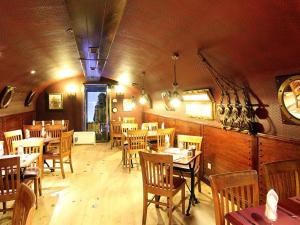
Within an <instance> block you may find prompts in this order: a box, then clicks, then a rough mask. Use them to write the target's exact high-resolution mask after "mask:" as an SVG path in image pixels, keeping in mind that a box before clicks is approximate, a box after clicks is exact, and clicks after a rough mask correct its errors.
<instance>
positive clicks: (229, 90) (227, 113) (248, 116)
mask: <svg viewBox="0 0 300 225" xmlns="http://www.w3.org/2000/svg"><path fill="white" fill-rule="evenodd" d="M198 56H199V58H200V59H201V62H202V63H203V64H205V65H206V67H207V69H208V70H209V72H210V74H211V75H212V78H213V79H214V81H215V82H216V84H217V86H218V87H219V88H220V90H221V101H220V103H219V104H217V116H218V118H219V121H220V123H221V124H222V127H223V128H224V129H226V130H234V131H240V132H245V133H249V134H255V133H257V130H256V129H255V124H256V121H255V113H254V110H253V105H252V104H251V102H250V97H249V92H250V91H249V90H248V88H247V87H245V86H240V85H237V84H236V83H235V82H233V81H232V80H229V79H228V78H227V77H224V76H223V75H221V74H220V73H219V72H218V71H217V70H216V69H214V68H213V66H212V65H211V64H210V63H209V62H208V61H207V59H206V58H205V57H204V55H203V54H202V52H201V50H200V49H198ZM240 99H242V101H241V100H240Z"/></svg>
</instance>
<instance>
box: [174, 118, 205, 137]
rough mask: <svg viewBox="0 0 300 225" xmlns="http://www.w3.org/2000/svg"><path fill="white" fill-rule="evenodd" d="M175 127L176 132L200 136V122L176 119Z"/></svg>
mask: <svg viewBox="0 0 300 225" xmlns="http://www.w3.org/2000/svg"><path fill="white" fill-rule="evenodd" d="M175 128H176V133H177V134H187V135H196V136H202V129H201V125H200V124H196V123H191V122H186V121H183V120H176V123H175Z"/></svg>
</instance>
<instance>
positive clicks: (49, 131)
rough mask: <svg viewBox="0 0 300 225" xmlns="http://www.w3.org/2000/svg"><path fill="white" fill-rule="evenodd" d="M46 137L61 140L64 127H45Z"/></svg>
mask: <svg viewBox="0 0 300 225" xmlns="http://www.w3.org/2000/svg"><path fill="white" fill-rule="evenodd" d="M45 131H46V136H47V137H51V138H60V136H61V133H62V131H63V126H62V125H61V124H56V125H49V124H48V125H46V126H45Z"/></svg>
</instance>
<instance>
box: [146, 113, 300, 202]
mask: <svg viewBox="0 0 300 225" xmlns="http://www.w3.org/2000/svg"><path fill="white" fill-rule="evenodd" d="M143 118H144V121H148V119H151V121H159V122H162V121H164V122H165V124H167V125H168V126H167V127H175V128H176V133H177V134H179V133H180V134H189V135H201V136H203V144H202V152H203V154H202V157H203V165H202V167H203V179H204V180H205V181H207V178H208V177H209V175H212V174H217V173H226V172H231V171H239V170H248V169H255V170H257V171H258V174H259V184H260V195H261V200H262V201H263V200H264V199H265V194H266V189H265V182H264V173H263V164H264V163H268V162H274V161H280V160H288V159H300V140H295V139H288V138H280V137H277V136H270V135H263V134H259V135H256V136H253V135H248V134H243V133H239V132H233V131H225V130H222V129H220V128H218V127H213V126H210V125H206V124H199V123H193V122H188V121H184V120H181V119H173V118H168V117H165V116H159V115H155V114H150V113H144V117H143ZM208 163H211V164H212V169H211V170H210V169H208V167H207V164H208Z"/></svg>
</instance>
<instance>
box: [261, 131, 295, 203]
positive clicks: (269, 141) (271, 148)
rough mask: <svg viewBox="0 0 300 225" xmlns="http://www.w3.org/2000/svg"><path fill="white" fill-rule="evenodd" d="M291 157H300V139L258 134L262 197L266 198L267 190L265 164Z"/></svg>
mask: <svg viewBox="0 0 300 225" xmlns="http://www.w3.org/2000/svg"><path fill="white" fill-rule="evenodd" d="M289 159H300V140H294V139H287V138H279V137H275V136H267V135H259V136H258V163H259V164H258V165H259V167H258V168H259V184H260V190H261V193H260V194H261V199H263V200H264V199H265V193H266V191H267V190H266V187H265V180H264V170H263V164H265V163H270V162H275V161H281V160H289Z"/></svg>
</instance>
